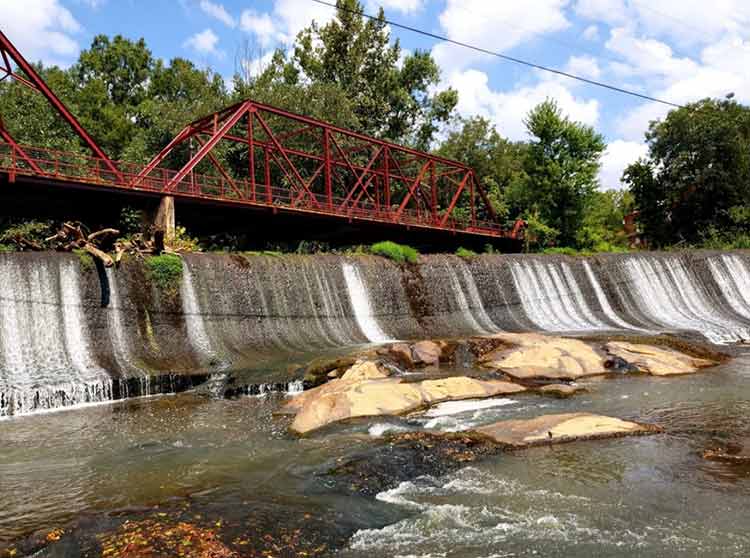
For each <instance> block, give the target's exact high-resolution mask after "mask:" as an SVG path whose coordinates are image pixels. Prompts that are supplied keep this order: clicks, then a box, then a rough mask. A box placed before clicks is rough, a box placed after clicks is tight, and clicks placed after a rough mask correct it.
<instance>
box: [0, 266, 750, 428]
mask: <svg viewBox="0 0 750 558" xmlns="http://www.w3.org/2000/svg"><path fill="white" fill-rule="evenodd" d="M106 280H107V282H108V289H109V293H110V296H109V300H108V301H105V302H108V303H107V304H106V306H104V307H103V306H102V291H101V289H102V286H101V284H100V278H99V276H98V275H97V273H96V270H95V269H94V268H93V266H92V265H90V264H89V265H87V263H86V262H85V261H84V260H81V259H80V258H79V257H78V256H75V255H70V254H54V253H20V254H0V417H3V416H5V417H7V416H11V415H21V414H27V413H34V412H41V411H45V410H50V409H56V408H62V407H70V406H75V405H84V404H96V403H101V402H105V401H109V400H113V399H120V398H124V397H134V396H140V395H150V394H157V393H165V392H171V391H175V390H179V389H187V388H189V387H192V386H194V385H198V384H200V383H203V382H205V381H206V380H207V379H208V378H210V377H212V376H215V375H217V374H221V373H223V372H226V371H229V370H250V369H253V370H259V368H262V366H261V367H259V365H258V362H261V361H262V358H263V355H274V354H275V355H278V354H294V353H299V354H303V353H306V352H311V351H315V350H324V349H326V348H340V347H345V346H352V345H357V344H364V343H370V342H375V343H377V342H384V341H387V340H390V339H414V338H425V337H447V336H463V335H471V334H487V333H492V332H493V331H501V330H502V331H545V332H555V333H569V334H580V333H584V332H610V331H613V332H616V331H626V332H634V333H638V334H658V333H664V332H674V333H683V334H686V335H692V336H701V337H703V338H704V339H705V340H707V341H709V342H712V343H719V344H721V343H736V342H743V341H748V340H750V254H748V253H746V252H739V251H738V252H732V253H720V252H709V251H696V252H684V253H637V254H613V255H600V256H596V257H591V258H569V257H563V256H538V255H528V256H526V255H485V256H479V257H475V258H468V259H462V258H459V257H457V256H425V257H422V258H421V259H420V263H419V264H418V265H406V266H400V265H398V264H395V263H393V262H390V261H386V260H384V259H382V258H376V257H370V256H357V257H344V256H333V255H321V256H281V257H273V256H248V257H245V256H239V255H213V254H212V255H203V254H194V255H188V256H185V257H184V259H183V272H182V278H181V280H180V282H179V284H177V285H175V286H174V289H172V290H169V291H168V292H166V291H162V290H160V289H159V288H157V287H156V286H155V285H153V284H152V283H151V282H150V280H149V278H148V274H147V272H146V270H145V268H144V266H143V265H142V264H141V263H139V262H137V261H126V262H124V263H123V265H122V267H121V268H120V269H117V270H108V272H107V274H106ZM258 374H262V372H258Z"/></svg>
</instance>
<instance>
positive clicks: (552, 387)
mask: <svg viewBox="0 0 750 558" xmlns="http://www.w3.org/2000/svg"><path fill="white" fill-rule="evenodd" d="M582 391H588V390H587V389H586V388H585V387H582V386H578V385H575V384H547V385H546V386H542V387H540V388H539V393H541V394H542V395H547V396H549V397H557V398H558V399H565V398H567V397H572V396H573V395H575V394H576V393H579V392H582Z"/></svg>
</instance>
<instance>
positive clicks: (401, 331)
mask: <svg viewBox="0 0 750 558" xmlns="http://www.w3.org/2000/svg"><path fill="white" fill-rule="evenodd" d="M106 279H107V282H108V286H107V288H108V292H109V297H108V298H109V300H108V303H107V304H105V305H104V306H102V302H103V301H102V300H101V298H102V289H103V288H102V286H101V285H100V283H99V279H98V278H97V276H96V274H95V273H94V272H93V271H91V270H88V271H87V270H86V269H85V268H82V267H81V265H80V262H79V261H78V260H77V258H75V257H68V256H60V255H54V254H12V255H0V558H6V557H8V556H16V557H17V556H23V555H29V556H36V557H40V558H41V557H48V558H58V557H66V558H74V557H79V556H92V557H93V556H101V555H102V552H103V551H104V550H105V548H104V546H105V543H104V542H103V541H107V540H109V539H107V536H108V535H107V534H108V533H109V534H112V533H121V532H122V530H123V529H126V530H127V529H128V528H129V527H128V526H133V525H146V526H149V528H151V527H153V525H154V524H153V523H149V522H152V521H156V522H157V523H159V524H162V523H163V524H165V525H182V526H183V527H179V528H178V529H177V531H175V529H170V530H169V532H171V533H174V532H179V533H182V532H183V531H182V530H181V529H184V528H185V527H184V526H185V525H189V526H191V528H196V529H204V530H210V532H211V533H213V534H214V535H215V536H216V537H217V540H220V541H221V542H222V544H225V545H226V546H227V547H228V548H229V549H230V550H229V551H228V552H234V553H235V554H224V555H221V554H215V553H214V554H207V555H206V556H211V557H212V558H214V557H215V556H216V557H219V556H228V555H232V556H234V555H236V556H278V557H286V556H341V557H344V558H393V557H404V558H406V557H423V558H428V557H429V558H437V557H444V558H490V557H501V556H503V557H504V556H566V557H567V556H581V557H583V556H613V557H614V556H634V555H637V556H652V557H665V556H666V557H669V556H701V557H706V556H717V557H719V556H721V557H724V556H747V555H749V554H750V535H749V534H748V533H750V514H748V513H747V512H746V510H747V507H748V503H750V468H748V467H741V466H737V465H730V464H727V463H720V462H712V461H707V460H704V459H703V458H702V455H701V454H702V452H703V451H704V450H706V449H709V448H712V447H716V446H722V445H724V444H726V443H729V442H739V443H742V444H744V445H745V447H747V446H749V445H750V423H748V422H747V417H748V416H749V415H750V349H748V345H747V342H748V341H750V294H748V293H750V254H748V253H747V252H736V253H715V252H694V253H693V252H686V253H680V254H635V255H614V256H602V257H598V258H591V259H573V258H544V257H537V256H483V257H481V258H474V259H471V260H462V259H460V258H457V257H452V256H431V257H423V258H422V259H421V260H420V264H419V266H412V267H410V266H403V267H400V266H397V265H394V264H393V263H391V262H387V261H385V260H382V259H377V258H367V257H363V258H344V257H338V256H321V257H314V258H312V257H289V258H270V257H269V258H264V257H247V258H245V257H239V256H237V255H234V256H229V255H227V256H220V255H193V256H189V257H187V258H186V259H185V262H184V266H183V276H182V280H181V283H180V285H177V286H176V288H175V289H174V291H175V292H172V293H171V294H169V293H164V292H159V291H158V290H156V289H155V288H153V286H149V285H148V282H147V278H146V277H145V276H144V274H143V270H142V269H141V268H139V267H138V265H137V264H135V263H130V264H127V263H126V264H124V265H123V267H121V268H120V269H119V270H117V271H116V272H110V273H109V274H108V275H107V277H106ZM498 330H505V331H529V330H532V331H544V332H552V333H563V334H572V335H592V334H596V335H608V334H609V333H610V332H612V331H615V330H616V331H618V332H619V333H618V334H619V335H628V334H632V335H638V336H643V335H652V334H660V333H663V332H670V333H672V334H675V335H679V336H683V337H684V338H686V339H687V340H689V341H690V342H699V343H712V344H714V348H718V350H725V349H726V351H727V352H731V353H732V354H733V355H734V356H735V358H734V359H733V360H731V361H729V362H726V363H724V364H722V365H720V366H718V367H716V368H713V369H710V370H706V371H703V372H700V373H698V374H695V375H691V376H685V377H672V378H655V377H649V376H639V375H630V376H629V375H622V376H619V375H618V376H616V377H610V378H602V379H594V380H589V381H587V382H586V387H587V388H588V392H586V393H582V394H578V395H576V396H575V397H573V398H571V399H566V400H557V399H549V398H542V397H540V396H538V395H534V394H522V395H518V396H514V397H512V398H496V399H490V400H483V401H474V402H471V401H470V402H461V403H451V404H445V405H440V406H437V407H435V408H432V409H430V410H428V411H427V412H425V413H422V414H417V415H412V416H408V417H401V418H392V419H376V420H369V421H355V422H353V423H348V424H345V425H338V426H335V427H332V428H327V429H325V431H324V432H321V433H317V434H314V435H312V436H309V437H305V438H296V437H294V436H292V435H291V434H289V432H288V430H287V427H288V425H289V419H288V418H285V417H281V416H277V415H276V414H275V411H277V410H278V409H279V407H280V406H281V405H282V404H283V403H284V402H285V400H286V399H287V398H288V397H292V396H293V395H284V394H279V393H266V392H267V391H268V388H270V387H274V388H278V387H279V386H283V385H286V384H287V383H289V382H290V381H292V380H299V372H298V371H299V368H300V366H301V365H303V364H304V363H305V362H307V361H309V360H310V359H311V358H313V357H315V356H317V355H329V356H330V355H332V354H342V353H344V352H347V351H349V350H350V349H352V348H353V347H356V346H358V345H359V344H362V343H366V342H382V341H384V340H386V339H420V338H421V339H424V338H431V337H433V338H438V337H448V336H466V335H474V334H482V333H487V332H493V331H498ZM206 379H208V382H206ZM204 382H205V384H204V385H202V386H199V387H198V388H197V390H196V391H192V390H191V388H194V387H195V386H196V385H198V384H202V383H204ZM227 382H235V383H234V384H233V385H229V384H227ZM294 385H297V384H294ZM228 388H231V389H229V391H224V393H231V395H233V397H232V398H229V399H226V398H222V397H221V394H222V390H226V389H228ZM181 390H189V391H186V392H183V393H179V394H176V395H175V394H173V393H167V394H165V392H173V391H181ZM259 392H263V393H264V395H262V396H258V395H243V394H246V393H255V394H257V393H259ZM238 394H239V395H238ZM144 395H145V397H138V396H144ZM574 411H588V412H598V413H601V414H606V415H611V416H616V417H619V418H624V419H633V420H638V421H644V422H651V423H655V424H659V425H661V426H662V427H664V429H665V433H663V434H658V435H654V436H647V437H636V438H623V439H616V440H608V441H597V442H581V443H576V444H569V445H562V446H554V447H539V448H534V449H529V450H525V451H518V452H514V453H501V454H498V455H494V456H490V457H486V456H485V457H483V458H482V459H479V460H477V461H474V462H471V463H470V464H467V465H466V466H465V467H462V468H459V469H456V470H451V471H450V472H448V473H443V474H438V473H434V474H426V475H423V476H412V477H409V475H404V474H395V473H399V472H404V471H411V470H413V469H414V467H412V465H413V463H412V461H413V460H414V456H413V455H410V454H408V453H406V454H404V453H399V454H398V455H396V457H394V458H393V461H392V462H390V463H389V462H388V461H387V459H386V460H385V463H386V464H387V465H388V466H390V467H391V471H390V472H391V473H394V474H393V475H392V477H393V479H394V480H393V482H392V483H390V484H388V486H384V487H379V488H378V490H374V491H373V494H363V493H361V492H356V491H355V492H353V491H352V490H351V487H349V486H347V485H346V482H345V481H344V480H342V479H341V478H340V477H337V476H336V475H333V474H331V470H332V469H333V468H335V467H336V466H338V465H339V464H340V463H342V462H347V461H348V460H351V459H352V458H355V459H356V458H359V459H360V460H361V459H362V456H383V455H390V454H388V453H387V451H388V449H389V441H388V440H389V439H388V436H389V435H391V434H393V433H399V432H407V431H410V430H414V431H423V430H425V429H428V430H437V431H443V432H446V431H451V432H452V431H460V430H465V429H471V428H473V427H475V426H479V425H483V424H489V423H492V422H495V421H498V420H502V419H509V418H528V417H535V416H538V415H540V414H548V413H558V412H574ZM382 461H383V460H382V459H381V462H382ZM374 462H378V460H377V459H375V460H374ZM435 470H436V471H437V470H438V469H437V468H436V469H435ZM395 479H398V480H395ZM212 536H213V535H212ZM151 555H152V556H167V555H174V553H171V554H170V553H164V552H162V553H161V554H159V552H156V553H155V554H154V553H152V554H151ZM126 556H130V555H128V554H126Z"/></svg>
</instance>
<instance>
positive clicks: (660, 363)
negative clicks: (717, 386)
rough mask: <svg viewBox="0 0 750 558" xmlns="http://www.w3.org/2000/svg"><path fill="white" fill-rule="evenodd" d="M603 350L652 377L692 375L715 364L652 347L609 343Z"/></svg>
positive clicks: (617, 342) (616, 342) (618, 342)
mask: <svg viewBox="0 0 750 558" xmlns="http://www.w3.org/2000/svg"><path fill="white" fill-rule="evenodd" d="M605 348H606V350H607V352H608V353H609V354H611V355H613V356H616V357H619V358H621V359H623V360H625V361H626V362H627V363H628V364H630V365H631V366H634V367H635V368H637V369H638V370H640V371H641V372H646V373H648V374H651V375H652V376H673V375H677V374H692V373H693V372H697V371H698V370H699V369H700V368H706V367H707V366H713V365H714V364H716V362H714V361H712V360H707V359H703V358H696V357H693V356H690V355H686V354H684V353H681V352H679V351H675V350H673V349H667V348H665V347H654V346H652V345H642V344H635V343H626V342H624V341H610V342H609V343H607V344H606V345H605Z"/></svg>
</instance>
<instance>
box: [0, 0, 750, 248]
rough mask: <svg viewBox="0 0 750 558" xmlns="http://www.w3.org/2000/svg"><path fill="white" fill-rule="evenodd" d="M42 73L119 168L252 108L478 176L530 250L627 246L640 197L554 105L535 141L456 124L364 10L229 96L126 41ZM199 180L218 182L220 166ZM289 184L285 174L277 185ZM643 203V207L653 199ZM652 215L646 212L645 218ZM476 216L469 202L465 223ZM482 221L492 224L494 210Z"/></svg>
mask: <svg viewBox="0 0 750 558" xmlns="http://www.w3.org/2000/svg"><path fill="white" fill-rule="evenodd" d="M37 68H38V70H39V72H40V73H41V74H42V77H43V78H44V79H45V80H47V82H48V83H49V84H50V85H51V87H52V88H53V89H54V90H55V92H56V93H57V94H58V95H59V96H60V97H61V98H62V100H63V101H64V102H65V103H66V104H67V105H68V106H69V107H70V108H71V110H72V111H73V112H74V113H75V114H76V115H77V116H78V118H79V120H80V121H81V123H82V124H83V125H84V126H85V127H86V128H87V129H88V130H89V131H90V132H91V134H92V135H93V136H94V137H95V138H96V140H97V141H98V142H99V143H100V144H101V145H102V147H103V148H104V149H105V151H107V153H108V154H109V155H110V156H111V157H112V158H114V159H123V160H126V161H131V162H134V163H138V164H143V163H144V162H145V161H147V160H148V159H150V158H151V157H152V156H153V155H154V154H155V153H157V152H158V151H159V150H160V149H161V148H162V147H163V146H164V145H166V144H167V143H168V142H169V141H170V140H171V139H172V138H173V137H174V136H175V135H176V134H177V133H178V132H179V130H180V129H182V127H183V126H185V125H186V124H187V123H188V122H190V121H192V120H194V119H195V118H197V117H199V116H201V115H204V114H208V113H211V112H213V111H215V110H217V109H219V108H221V107H223V106H227V105H228V104H230V103H233V102H237V101H239V100H241V99H245V98H252V99H255V100H257V101H259V102H264V103H268V104H271V105H274V106H278V107H281V108H284V109H287V110H290V111H292V112H297V113H301V114H305V115H309V116H312V117H316V118H319V119H322V120H327V121H329V122H332V123H334V124H336V125H339V126H342V127H347V128H352V129H355V130H359V131H363V132H365V133H368V134H371V135H374V136H376V137H380V138H384V139H387V140H390V141H394V142H398V143H402V144H406V145H410V146H416V147H419V148H422V149H432V150H434V151H435V152H436V153H437V154H439V155H441V156H443V157H446V158H449V159H455V160H458V161H461V162H463V163H466V164H468V165H469V166H471V167H472V168H473V169H474V170H475V172H476V176H477V179H478V180H479V182H480V183H481V184H482V186H483V188H484V191H485V192H486V193H487V197H488V199H489V201H490V203H491V204H492V207H493V209H494V212H495V213H496V215H497V216H498V217H499V218H500V219H501V220H502V221H506V222H510V221H512V220H515V219H517V218H519V217H521V218H524V219H526V220H527V222H528V224H529V232H530V234H529V235H528V238H529V245H528V247H529V248H544V247H547V246H552V245H565V246H573V247H577V248H582V249H604V248H608V247H611V246H612V245H614V244H617V243H621V242H623V239H622V237H621V235H619V234H618V232H619V231H621V228H622V224H621V223H622V217H623V214H624V213H625V212H627V211H629V210H630V208H631V207H632V199H631V198H630V197H628V196H627V195H624V194H623V193H616V192H599V191H597V186H598V184H597V180H596V175H597V172H598V169H599V157H600V155H601V153H602V151H603V149H604V142H603V140H602V137H601V136H600V135H599V134H597V133H596V132H594V130H593V129H591V128H590V127H588V126H584V125H582V124H579V123H576V122H572V121H570V120H569V119H567V118H566V117H564V116H563V115H562V113H561V111H560V109H559V108H558V107H557V106H556V105H555V103H554V102H552V101H547V102H544V103H542V104H541V105H539V106H538V107H536V108H535V109H534V110H532V111H531V113H530V114H529V115H528V118H527V127H528V131H529V134H530V136H531V138H532V139H531V141H529V142H513V141H509V140H507V139H505V138H503V137H502V136H501V135H500V133H499V131H498V130H497V129H496V128H495V127H494V126H493V125H492V123H490V121H488V120H487V119H484V118H480V117H474V118H464V119H462V118H457V117H456V115H455V106H456V103H457V100H458V98H457V94H456V92H455V91H453V90H451V89H446V90H443V91H439V90H438V89H437V86H438V85H439V71H438V67H437V65H436V64H435V62H434V60H433V59H432V58H431V56H430V55H429V53H426V52H421V51H415V52H413V53H410V54H406V55H404V54H403V53H402V51H401V49H400V46H399V44H398V41H393V40H391V37H390V33H389V30H388V28H387V26H386V24H385V22H384V21H383V17H382V11H381V13H380V17H379V18H378V19H375V20H369V19H367V18H364V17H363V16H362V7H361V4H360V3H359V2H358V1H357V0H339V11H338V13H337V17H336V18H334V19H333V20H332V21H331V22H330V23H328V24H326V25H324V26H318V25H316V24H312V25H311V26H310V27H309V28H307V29H305V30H303V31H302V32H301V33H300V35H299V37H298V40H297V43H296V46H295V47H294V48H293V49H292V50H291V51H289V52H284V51H281V50H279V51H276V52H274V53H273V56H272V58H271V60H270V62H269V63H268V64H267V65H266V67H264V68H262V69H261V70H260V71H259V72H254V73H251V72H247V71H246V72H238V73H237V74H236V75H235V76H234V79H233V83H232V86H231V87H230V88H229V89H228V88H227V86H226V84H225V81H224V79H223V78H222V77H221V76H220V75H218V74H216V73H214V72H212V71H211V70H208V69H206V70H204V69H200V68H198V67H196V66H195V65H194V64H193V63H192V62H190V61H188V60H185V59H182V58H174V59H172V60H170V61H164V60H160V59H157V58H154V56H153V55H152V53H151V51H150V50H149V49H148V47H147V45H146V43H145V42H144V41H143V40H142V39H141V40H137V41H133V40H130V39H127V38H124V37H121V36H116V37H114V38H109V37H106V36H103V35H100V36H97V37H95V38H94V40H93V42H92V44H91V47H90V48H89V49H87V50H84V51H82V52H81V54H80V57H79V60H78V61H77V62H76V63H75V64H73V65H72V66H71V67H70V68H68V69H66V70H61V69H59V68H44V67H42V66H41V65H39V66H37ZM0 96H2V107H3V109H2V110H3V117H4V119H5V121H6V125H7V126H8V128H9V130H10V131H11V133H12V134H13V135H14V136H15V137H16V138H17V139H18V140H20V141H21V142H24V143H28V144H32V145H39V146H44V147H52V148H59V149H63V150H66V151H80V152H81V153H83V152H85V151H86V150H85V149H84V148H83V147H82V146H81V145H80V144H79V142H78V140H77V138H76V137H75V136H74V135H73V134H72V133H71V132H70V130H69V129H68V128H67V125H66V124H64V123H63V122H62V121H61V119H60V118H59V117H58V116H57V115H56V113H54V111H53V110H52V109H51V108H50V107H49V106H48V105H47V103H46V101H45V100H44V99H43V98H42V97H41V96H39V95H37V94H35V93H33V92H31V91H29V90H28V89H26V88H25V87H23V86H22V85H20V84H18V83H15V82H11V81H10V80H7V81H5V82H2V83H0ZM707 125H708V124H707ZM293 141H299V142H300V145H299V146H297V147H299V148H300V149H305V144H304V142H306V141H310V140H309V137H307V136H306V135H305V134H300V135H299V137H296V138H295V139H294V140H293ZM189 149H190V147H189V145H183V146H182V148H181V150H178V151H177V152H176V153H175V154H174V156H173V157H172V158H171V159H170V160H167V161H165V164H167V165H171V166H173V167H177V166H181V165H182V164H183V163H184V161H185V160H187V158H188V157H189V155H190V152H189ZM215 153H216V155H217V157H218V158H219V159H220V160H221V161H222V162H223V163H224V164H225V166H226V167H227V168H228V169H229V170H230V172H232V173H234V174H235V176H237V177H239V178H242V177H245V176H247V173H248V171H247V169H248V164H249V161H248V160H247V150H246V149H242V146H241V145H240V146H237V147H232V146H231V145H222V144H220V146H218V147H217V150H216V152H215ZM363 156H364V155H363ZM355 157H356V155H355ZM736 157H738V158H739V157H740V154H739V153H737V154H736ZM259 164H260V162H259V161H258V160H257V159H256V166H257V165H259ZM649 164H650V163H648V162H642V163H641V165H642V166H641V167H638V166H633V167H632V168H631V169H630V171H629V173H630V174H629V175H628V176H633V177H635V173H636V171H638V172H642V174H643V176H642V177H641V182H639V184H641V186H640V187H641V188H642V190H643V191H644V192H645V191H646V190H648V192H647V193H648V194H649V195H655V193H654V192H657V193H658V191H659V190H658V188H654V189H649V188H647V187H646V186H645V184H646V180H647V179H648V180H652V181H654V182H655V183H656V182H657V178H656V177H655V174H654V173H653V172H651V171H652V170H653V169H652V168H650V167H649ZM653 164H654V165H655V163H653ZM197 170H198V171H199V172H209V173H211V172H216V171H215V170H214V169H213V168H212V167H211V166H210V163H209V162H208V161H204V162H203V163H201V165H200V166H199V167H198V169H197ZM284 180H285V177H284V176H283V175H281V173H279V175H278V176H273V177H272V181H280V182H283V181H284ZM339 187H341V186H340V185H334V188H339ZM634 191H635V192H636V198H637V201H638V203H639V204H641V203H644V200H646V197H644V196H645V194H638V193H637V192H638V190H637V187H634ZM639 196H640V197H639ZM449 198H450V193H448V194H446V196H445V198H444V199H439V200H438V201H439V204H440V205H442V206H443V207H445V206H447V205H448V203H449V202H450V199H449ZM659 203H664V202H659ZM731 209H732V208H731V206H729V207H727V211H729V210H731ZM648 211H649V209H648V207H644V208H643V215H648ZM469 212H470V208H469V200H468V196H467V197H465V198H463V199H462V200H461V201H460V202H459V205H458V206H457V207H456V210H455V214H454V216H455V217H456V218H458V219H461V218H462V217H468V215H469ZM730 213H731V211H730ZM731 215H734V216H735V217H737V216H740V217H741V214H740V213H736V212H735V213H731ZM477 216H478V217H479V218H480V219H487V218H489V217H490V215H489V212H488V211H487V210H486V209H485V208H484V207H483V206H482V205H481V204H479V205H478V206H477ZM738 218H739V217H738Z"/></svg>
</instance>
